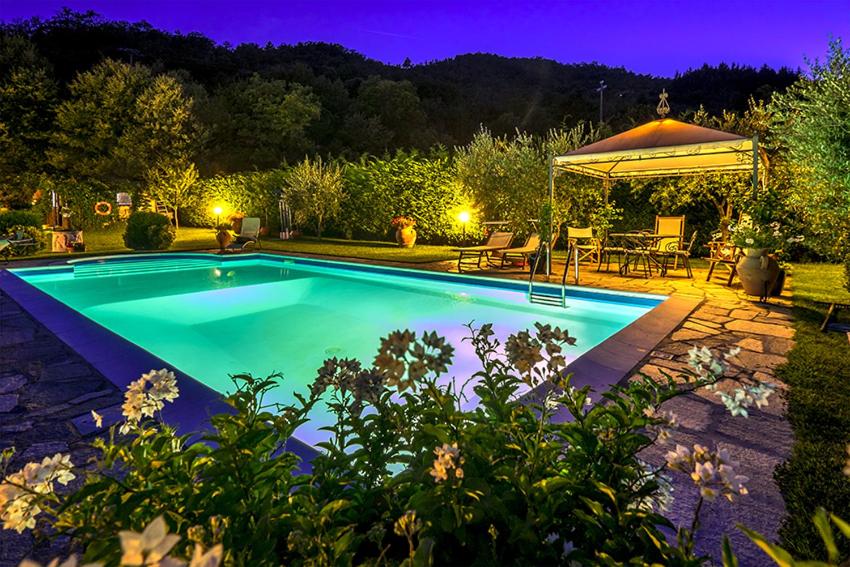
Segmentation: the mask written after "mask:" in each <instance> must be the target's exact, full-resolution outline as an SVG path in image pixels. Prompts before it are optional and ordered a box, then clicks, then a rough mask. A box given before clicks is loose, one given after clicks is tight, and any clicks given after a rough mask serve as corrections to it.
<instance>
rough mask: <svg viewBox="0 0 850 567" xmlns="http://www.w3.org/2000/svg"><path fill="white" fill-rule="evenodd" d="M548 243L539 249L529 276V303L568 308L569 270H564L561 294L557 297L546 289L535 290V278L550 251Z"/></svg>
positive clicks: (544, 243) (541, 244)
mask: <svg viewBox="0 0 850 567" xmlns="http://www.w3.org/2000/svg"><path fill="white" fill-rule="evenodd" d="M547 245H548V243H547V242H541V243H540V245H539V246H538V247H537V254H535V256H534V264H533V265H532V267H531V274H530V275H529V276H528V301H529V303H538V304H540V305H549V306H552V307H566V306H567V272H568V271H569V270H568V269H566V268H565V269H564V276H563V278H561V294H560V295H555V294H553V293H547V292H545V291H544V289H548V288H543V289H537V290H535V289H534V276H535V275H537V268H538V267H539V265H540V259H541V258H542V257H543V254H545V253H546V252H547V250H548V247H547Z"/></svg>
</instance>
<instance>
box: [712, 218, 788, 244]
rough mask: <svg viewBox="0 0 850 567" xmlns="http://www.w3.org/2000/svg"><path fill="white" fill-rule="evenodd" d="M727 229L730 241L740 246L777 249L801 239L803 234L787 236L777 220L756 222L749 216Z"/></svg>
mask: <svg viewBox="0 0 850 567" xmlns="http://www.w3.org/2000/svg"><path fill="white" fill-rule="evenodd" d="M729 231H730V233H731V234H732V241H733V242H734V243H735V244H736V245H737V246H739V247H741V248H771V249H774V250H778V249H781V248H783V247H784V246H785V245H786V244H794V243H799V242H802V241H803V238H804V237H803V236H787V235H785V234H784V233H783V229H782V225H781V224H780V223H779V222H778V221H774V222H771V223H769V224H758V223H756V222H754V221H753V219H752V218H750V217H749V216H744V217H743V218H742V219H741V220H740V222H738V223H737V224H731V225H730V226H729Z"/></svg>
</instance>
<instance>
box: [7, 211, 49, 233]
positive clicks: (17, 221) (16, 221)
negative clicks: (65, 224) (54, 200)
mask: <svg viewBox="0 0 850 567" xmlns="http://www.w3.org/2000/svg"><path fill="white" fill-rule="evenodd" d="M41 225H42V222H41V217H40V216H39V215H37V214H36V213H33V212H30V211H6V212H4V213H0V235H2V234H6V233H7V232H8V231H9V229H10V228H11V227H13V226H32V227H35V228H37V229H41Z"/></svg>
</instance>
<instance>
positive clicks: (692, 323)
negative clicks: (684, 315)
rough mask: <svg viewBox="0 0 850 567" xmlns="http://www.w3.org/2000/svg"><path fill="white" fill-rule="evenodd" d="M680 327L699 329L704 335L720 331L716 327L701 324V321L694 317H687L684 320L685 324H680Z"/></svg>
mask: <svg viewBox="0 0 850 567" xmlns="http://www.w3.org/2000/svg"><path fill="white" fill-rule="evenodd" d="M682 328H684V329H691V330H693V331H699V332H700V333H705V334H706V335H716V334H718V333H720V329H718V328H716V327H707V326H706V325H703V324H702V323H699V322H697V321H696V320H694V319H689V320H688V321H686V322H685V324H684V325H682Z"/></svg>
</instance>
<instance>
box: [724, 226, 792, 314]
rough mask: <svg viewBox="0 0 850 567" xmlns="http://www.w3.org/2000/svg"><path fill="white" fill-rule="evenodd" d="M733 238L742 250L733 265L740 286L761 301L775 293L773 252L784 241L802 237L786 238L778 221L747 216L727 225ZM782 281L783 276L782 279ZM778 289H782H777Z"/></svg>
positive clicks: (776, 269) (776, 267)
mask: <svg viewBox="0 0 850 567" xmlns="http://www.w3.org/2000/svg"><path fill="white" fill-rule="evenodd" d="M729 230H730V233H731V234H732V241H733V242H734V243H735V245H736V246H738V247H739V248H741V249H742V250H743V251H744V255H743V256H742V257H741V258H740V260H738V264H737V265H736V268H737V271H738V277H739V278H740V279H741V285H742V286H743V287H744V291H746V292H747V293H748V294H749V295H757V296H759V297H760V298H761V299H762V300H764V299H766V298H767V297H768V296H769V295H778V294H776V293H775V287H776V284H777V279H778V278H779V275H780V266H779V262H778V261H777V258H776V252H778V251H780V250H781V248H782V246H784V245H785V244H786V243H794V242H800V241H802V240H803V237H802V236H792V237H786V236H785V235H784V234H783V231H782V226H781V224H780V223H779V222H778V221H774V222H771V223H768V224H758V223H756V222H754V221H753V219H752V218H750V217H749V216H744V217H743V218H742V219H741V220H740V222H738V223H737V224H733V225H731V226H730V227H729ZM783 280H784V278H783ZM780 292H781V289H780Z"/></svg>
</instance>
